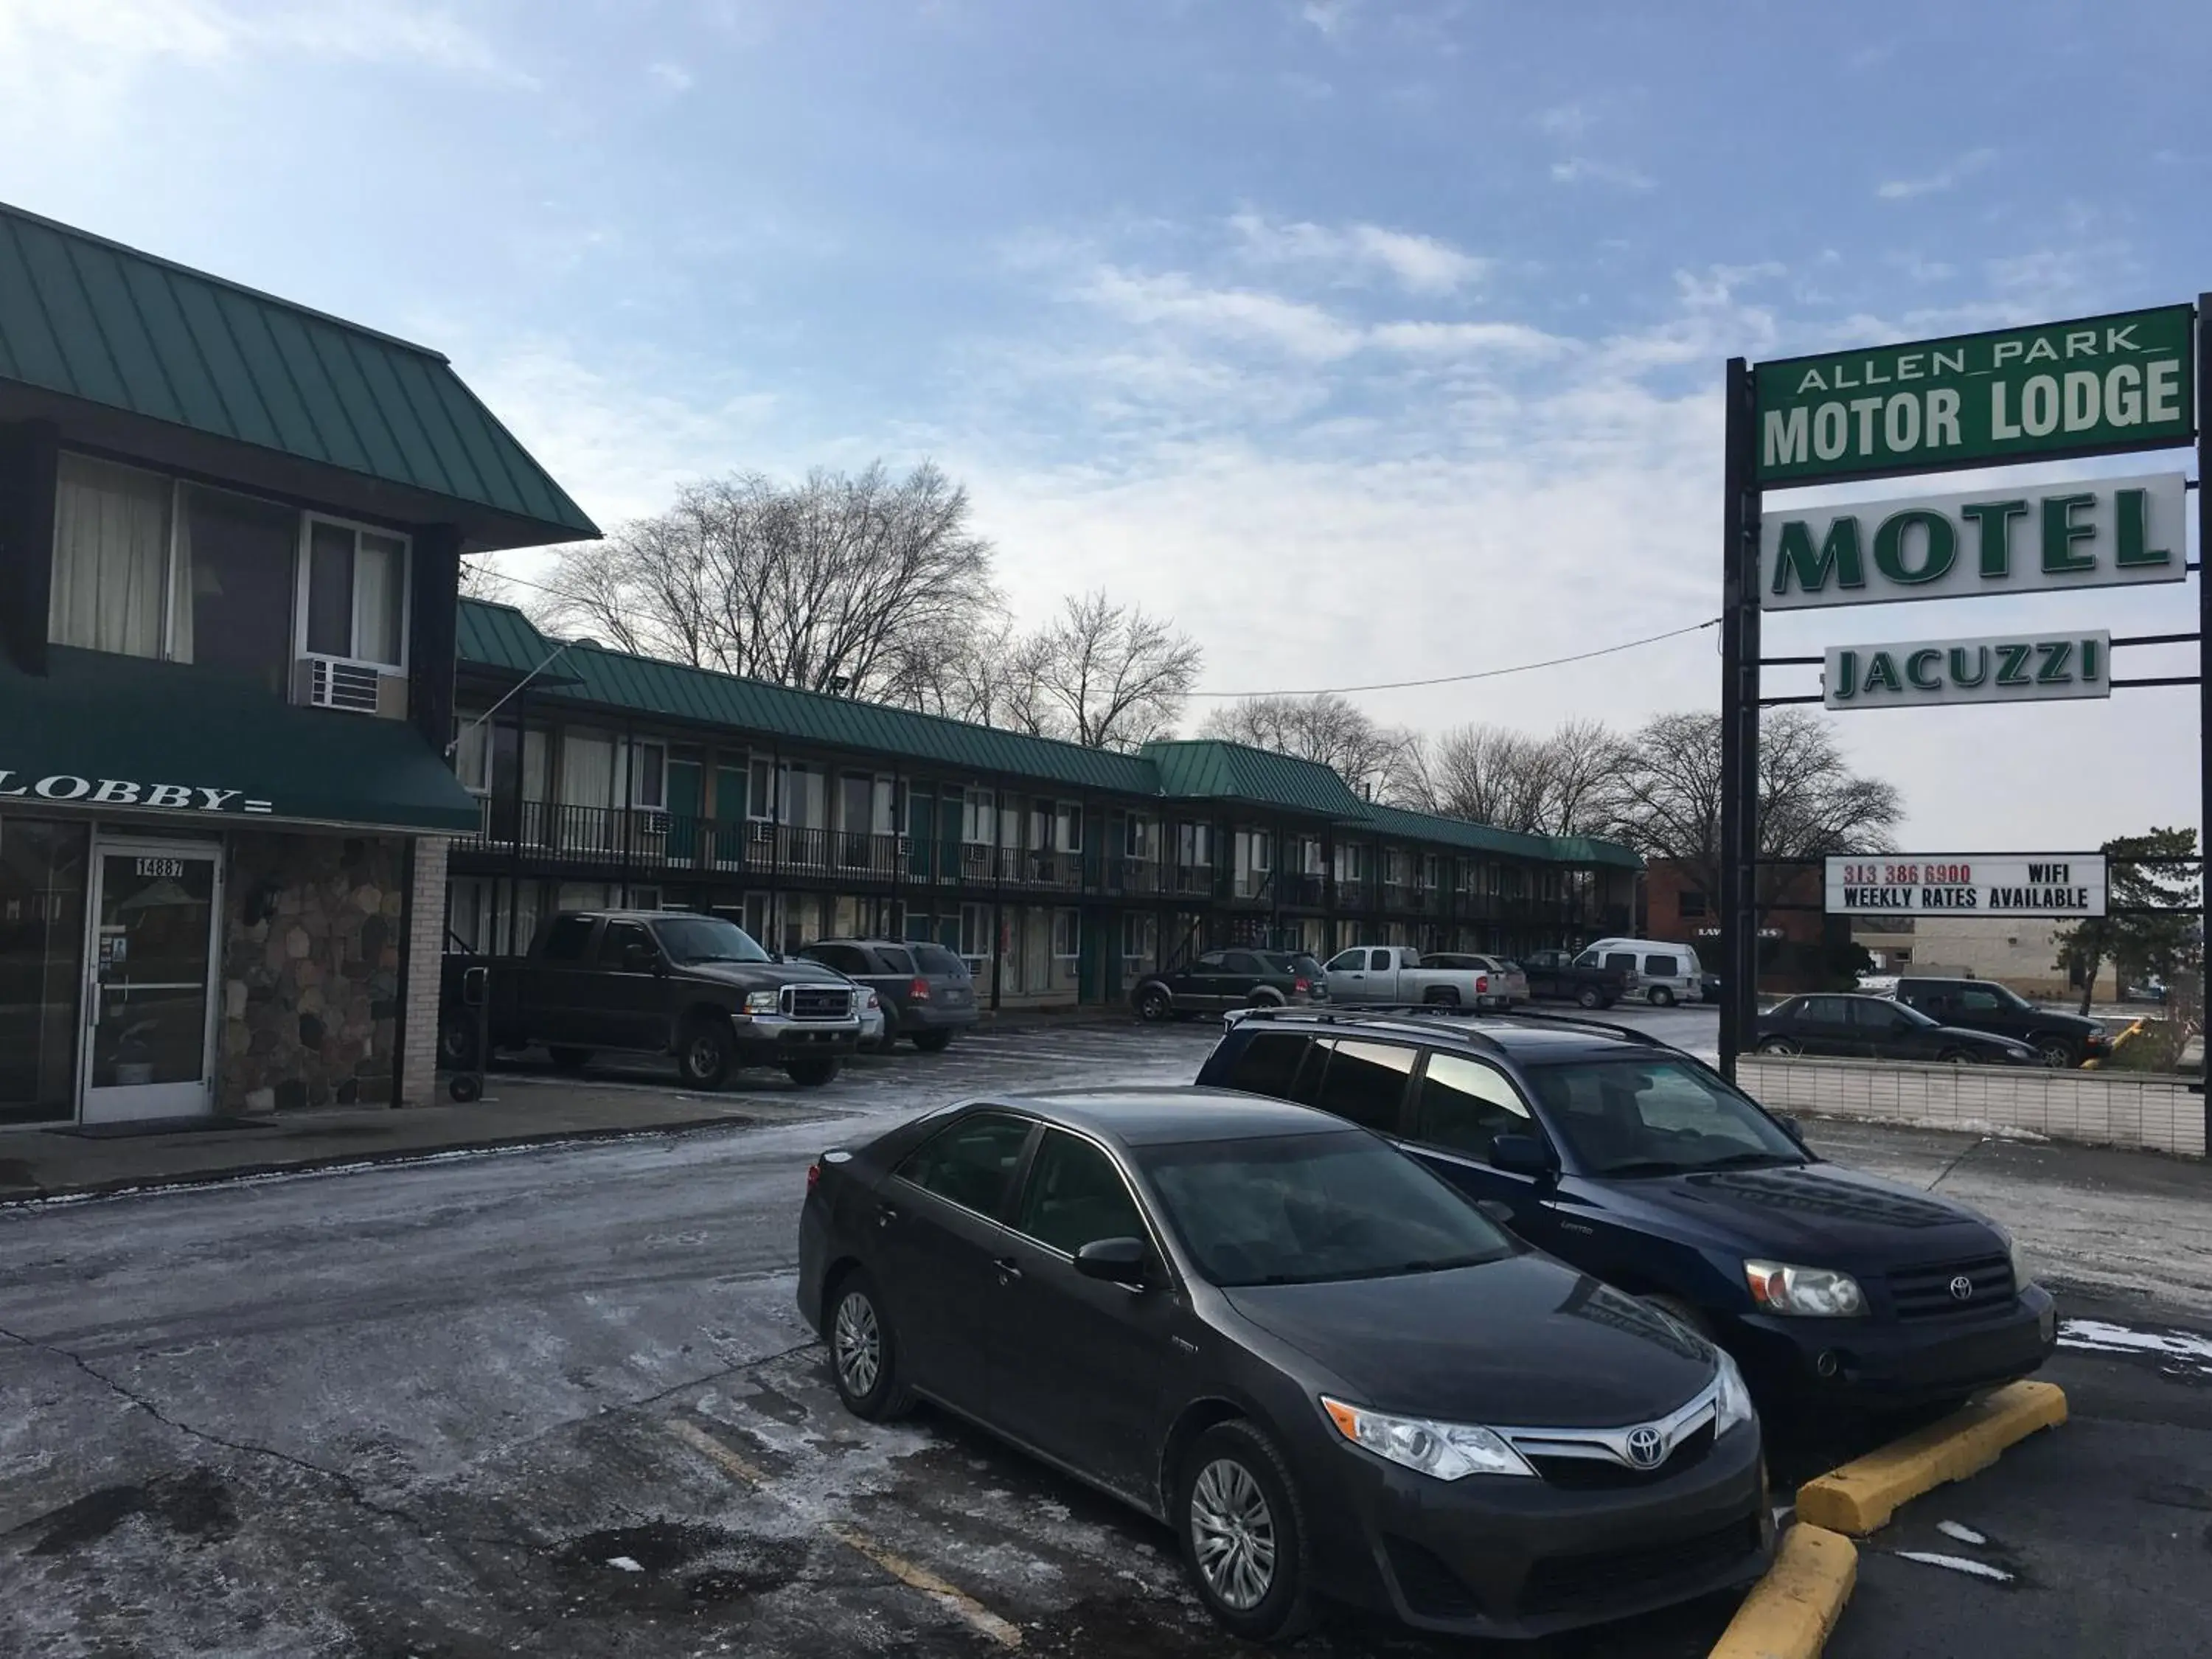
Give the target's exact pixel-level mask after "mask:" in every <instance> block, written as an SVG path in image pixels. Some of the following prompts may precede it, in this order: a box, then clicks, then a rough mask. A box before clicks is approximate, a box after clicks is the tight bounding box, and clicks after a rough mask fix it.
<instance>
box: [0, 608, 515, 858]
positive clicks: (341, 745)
mask: <svg viewBox="0 0 2212 1659" xmlns="http://www.w3.org/2000/svg"><path fill="white" fill-rule="evenodd" d="M0 773H5V774H6V776H5V777H4V778H0V787H5V788H6V789H7V790H8V791H9V793H11V794H12V793H15V792H18V791H21V790H24V789H28V790H29V792H30V793H29V795H28V796H27V798H26V799H23V800H21V801H20V802H15V801H11V802H10V805H24V806H31V807H39V806H42V805H46V803H47V802H49V801H51V802H54V803H56V804H61V805H66V804H68V803H70V801H71V800H74V801H75V802H76V805H78V806H80V807H82V806H83V805H86V804H87V801H88V798H89V797H90V796H91V795H92V794H93V793H95V792H97V791H98V790H100V787H101V785H102V784H103V782H105V781H110V780H112V781H114V782H115V786H116V787H113V788H112V789H111V791H110V792H109V794H108V801H109V804H111V805H114V806H116V807H118V809H119V808H125V807H132V806H136V807H137V808H139V809H141V810H143V809H145V808H146V807H148V806H156V807H159V808H161V809H163V814H162V815H163V817H167V818H175V819H180V820H185V821H191V822H197V823H207V822H210V821H211V820H222V821H227V822H238V821H240V820H242V821H243V822H245V823H249V824H251V823H282V822H289V823H327V824H338V825H343V826H346V827H349V828H352V827H359V828H363V829H408V830H428V831H433V832H436V833H440V834H465V833H467V832H468V831H471V830H472V829H475V828H476V827H477V823H478V821H479V817H480V816H481V814H480V809H479V808H478V807H477V801H476V798H475V797H474V796H473V795H471V794H470V793H469V792H468V791H467V790H465V789H464V788H462V787H461V786H460V782H459V780H458V779H456V778H455V777H454V776H453V773H452V772H451V771H450V770H448V769H447V766H446V763H445V760H444V757H441V755H440V754H439V753H438V752H437V750H435V749H433V748H432V747H431V746H430V744H428V742H427V741H426V740H425V739H424V738H423V737H422V733H421V732H417V731H416V729H415V728H414V726H411V725H410V724H409V723H408V722H406V721H405V720H378V719H376V718H374V716H372V715H368V714H343V713H340V712H337V711H336V710H333V709H328V708H299V707H296V706H295V705H293V704H291V703H288V702H283V701H281V700H280V699H278V698H276V697H273V696H270V695H269V692H268V690H267V689H266V688H265V687H264V686H262V685H260V684H257V683H255V682H253V681H251V680H248V679H245V678H240V677H236V676H233V675H228V674H223V673H221V672H218V671H215V670H212V669H207V668H197V667H193V666H191V665H189V664H185V663H171V662H156V661H154V660H152V659H148V658H143V657H126V656H121V655H117V654H114V653H107V652H94V651H80V650H76V649H75V648H73V647H69V646H59V645H58V646H55V647H52V650H51V651H50V653H49V654H48V659H47V672H46V673H45V674H26V673H23V672H21V671H19V670H17V669H16V668H15V667H13V666H12V665H9V664H8V663H7V662H6V660H5V658H4V656H0ZM42 782H45V783H46V785H47V787H41V784H42ZM161 785H167V786H169V793H167V795H166V796H162V795H155V794H154V793H151V792H153V791H154V790H155V787H157V786H161ZM210 797H212V798H213V799H214V801H215V804H214V805H212V806H210V805H209V804H208V803H209V800H210Z"/></svg>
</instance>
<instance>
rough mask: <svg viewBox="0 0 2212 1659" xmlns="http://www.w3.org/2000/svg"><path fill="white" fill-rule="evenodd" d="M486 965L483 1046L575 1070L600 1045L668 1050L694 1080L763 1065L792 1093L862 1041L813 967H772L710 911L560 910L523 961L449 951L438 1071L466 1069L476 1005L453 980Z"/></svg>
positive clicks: (833, 987)
mask: <svg viewBox="0 0 2212 1659" xmlns="http://www.w3.org/2000/svg"><path fill="white" fill-rule="evenodd" d="M471 968H487V969H489V970H490V977H489V984H488V986H487V987H486V993H487V1000H488V1003H489V1032H490V1039H491V1048H492V1051H493V1052H494V1053H497V1052H498V1051H499V1050H501V1049H502V1048H524V1047H526V1046H527V1045H528V1044H530V1043H532V1042H542V1043H544V1045H545V1046H546V1048H547V1049H548V1050H549V1051H550V1053H551V1054H552V1056H553V1062H554V1064H555V1065H556V1066H562V1067H563V1068H565V1069H568V1070H571V1071H574V1070H579V1069H580V1068H581V1067H583V1066H586V1065H588V1064H589V1063H590V1062H591V1059H592V1055H593V1054H598V1053H599V1052H601V1051H603V1050H607V1049H623V1050H628V1051H631V1052H635V1053H641V1054H673V1055H675V1057H676V1069H677V1072H678V1075H679V1076H681V1077H682V1078H683V1079H684V1082H685V1083H686V1084H688V1085H690V1086H691V1087H693V1088H696V1089H712V1088H715V1087H718V1086H719V1085H720V1084H721V1082H722V1080H723V1079H725V1078H726V1077H727V1076H728V1075H729V1073H730V1072H731V1071H732V1069H733V1068H735V1067H738V1066H775V1067H776V1068H778V1069H780V1070H781V1071H782V1072H784V1073H787V1075H788V1076H789V1077H790V1078H791V1080H792V1081H793V1082H794V1083H797V1084H799V1085H801V1086H803V1087H807V1088H813V1087H817V1086H819V1085H822V1084H824V1083H827V1082H829V1080H830V1079H832V1078H834V1077H836V1075H837V1068H838V1065H839V1063H840V1062H841V1061H842V1060H843V1058H844V1056H846V1055H847V1054H850V1053H852V1052H853V1048H854V1044H855V1043H856V1042H858V1041H859V1039H860V1011H859V1006H858V1003H859V998H858V994H857V993H856V992H855V990H854V987H853V986H852V985H851V984H850V983H849V982H848V981H846V980H844V979H842V978H841V977H840V976H839V975H836V974H834V973H832V972H830V971H829V969H826V968H823V967H821V966H819V965H818V964H817V963H811V962H777V961H775V959H774V958H772V957H770V956H769V953H768V952H767V951H763V950H762V949H761V947H760V946H759V945H757V944H755V943H754V942H753V940H752V938H751V936H750V934H748V933H746V932H745V931H744V929H743V928H742V927H738V926H737V924H736V923H734V922H730V921H724V920H722V919H721V918H720V917H719V916H706V915H692V914H690V913H689V912H682V911H667V910H568V911H562V912H561V913H559V914H557V915H550V916H548V917H546V918H545V919H544V921H542V922H540V923H539V924H538V933H537V936H536V938H534V939H532V940H531V944H530V951H529V954H528V955H526V956H522V957H477V956H466V955H460V954H455V955H449V956H447V957H446V958H445V962H444V967H443V972H442V975H441V981H440V985H439V1012H438V1022H439V1024H438V1043H439V1050H440V1057H441V1060H443V1061H444V1062H445V1063H446V1064H447V1065H448V1066H473V1065H475V1064H477V1010H476V1009H474V1008H465V1007H463V1006H461V994H460V992H461V975H462V974H463V973H464V972H465V971H466V970H467V969H471Z"/></svg>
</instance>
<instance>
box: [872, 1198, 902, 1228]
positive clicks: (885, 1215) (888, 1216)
mask: <svg viewBox="0 0 2212 1659" xmlns="http://www.w3.org/2000/svg"><path fill="white" fill-rule="evenodd" d="M897 1219H898V1212H897V1211H896V1209H894V1208H892V1207H891V1206H890V1205H888V1204H878V1206H876V1225H878V1227H888V1226H890V1225H891V1223H892V1222H894V1221H896V1220H897Z"/></svg>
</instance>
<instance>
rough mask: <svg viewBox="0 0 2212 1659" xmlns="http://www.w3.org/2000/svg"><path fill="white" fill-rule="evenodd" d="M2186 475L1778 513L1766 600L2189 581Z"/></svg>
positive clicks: (1770, 523) (1769, 606)
mask: <svg viewBox="0 0 2212 1659" xmlns="http://www.w3.org/2000/svg"><path fill="white" fill-rule="evenodd" d="M2187 485H2188V481H2187V479H2186V477H2185V476H2184V475H2183V474H2181V473H2179V472H2157V473H2148V474H2145V475H2143V476H2141V477H2128V478H2083V479H2081V480H2078V481H2076V482H2072V483H2041V484H2031V485H2027V486H2023V487H2021V488H2019V489H2003V488H1996V489H1977V490H1972V491H1968V492H1966V493H1963V494H1959V495H1915V496H1911V497H1906V498H1904V499H1900V500H1893V501H1838V502H1832V503H1830V504H1828V505H1826V506H1823V507H1809V508H1806V509H1803V510H1802V511H1799V512H1795V513H1770V514H1768V515H1766V516H1765V518H1764V519H1762V520H1761V521H1760V525H1759V605H1760V606H1761V608H1762V609H1765V610H1768V611H1802V610H1809V609H1813V608H1816V607H1819V606H1824V605H1887V604H1892V603H1894V602H1896V601H1899V600H1904V599H1972V598H1981V597H1996V596H1999V595H2004V594H2012V593H2027V592H2045V591H2048V590H2050V589H2052V588H2081V587H2118V586H2132V585H2134V584H2136V583H2139V582H2178V581H2179V580H2182V577H2183V574H2185V573H2184V565H2185V560H2184V558H2183V550H2185V548H2186V547H2187V545H2188V542H2187V539H2186V527H2185V526H2186V521H2187V513H2188V504H2189V496H2188V488H2187Z"/></svg>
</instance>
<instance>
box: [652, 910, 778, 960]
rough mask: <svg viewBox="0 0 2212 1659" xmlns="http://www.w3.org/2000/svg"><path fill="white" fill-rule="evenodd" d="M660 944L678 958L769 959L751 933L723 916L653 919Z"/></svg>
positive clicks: (674, 957) (671, 957)
mask: <svg viewBox="0 0 2212 1659" xmlns="http://www.w3.org/2000/svg"><path fill="white" fill-rule="evenodd" d="M653 931H654V932H655V933H659V935H660V948H661V949H662V950H664V951H667V952H668V955H669V958H670V960H671V961H674V962H687V963H688V962H766V961H767V960H768V959H769V955H768V952H767V951H763V950H762V949H761V948H760V946H759V945H756V944H754V943H753V938H752V935H751V934H750V933H747V932H745V930H744V928H742V927H738V925H737V923H735V922H733V921H723V920H722V919H721V918H720V916H662V917H661V918H659V920H658V921H655V922H654V923H653Z"/></svg>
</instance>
